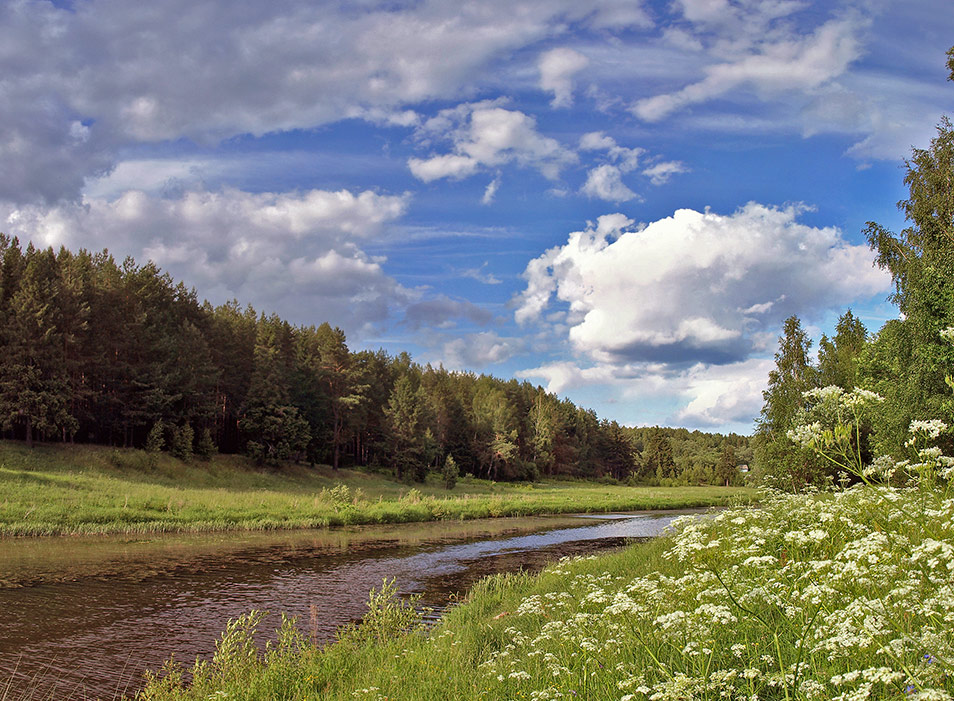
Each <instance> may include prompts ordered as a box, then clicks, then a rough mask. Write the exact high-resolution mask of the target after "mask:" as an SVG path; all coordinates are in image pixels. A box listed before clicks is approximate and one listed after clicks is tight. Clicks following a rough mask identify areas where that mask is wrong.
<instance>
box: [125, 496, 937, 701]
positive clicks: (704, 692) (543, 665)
mask: <svg viewBox="0 0 954 701" xmlns="http://www.w3.org/2000/svg"><path fill="white" fill-rule="evenodd" d="M952 572H954V499H952V498H950V497H949V496H945V495H942V494H939V493H937V492H919V491H917V490H904V491H902V490H891V489H884V488H868V487H865V488H856V489H853V490H850V491H848V492H844V493H839V494H822V495H815V496H805V495H801V496H777V497H774V498H771V499H768V500H767V501H766V503H765V504H764V508H763V509H759V510H758V511H753V510H742V509H740V510H738V511H729V512H723V513H721V514H720V515H718V516H715V517H712V518H710V519H709V520H708V521H705V522H693V523H691V524H684V525H683V528H682V530H681V531H680V532H679V533H678V534H677V535H675V536H674V537H671V538H667V539H661V540H658V541H655V542H653V543H651V544H649V545H644V546H637V547H634V548H630V549H628V550H626V551H624V552H622V553H620V554H615V555H612V556H607V557H601V558H588V559H583V560H572V561H567V562H561V563H559V564H557V565H555V566H551V567H550V568H549V569H548V570H546V571H544V572H543V573H542V574H541V575H539V576H534V577H530V576H526V575H515V576H498V577H494V578H491V579H488V580H485V581H484V582H483V583H481V584H479V585H478V586H477V587H476V588H475V589H474V591H473V592H472V593H471V594H470V596H469V600H468V602H467V603H465V604H464V605H462V606H460V607H457V608H455V609H453V610H452V611H451V612H450V613H449V614H448V615H447V616H446V617H445V620H444V621H443V622H442V623H441V624H440V625H439V626H438V627H436V628H434V629H432V630H430V631H426V630H423V629H418V630H414V631H412V632H410V633H406V634H397V633H396V631H398V630H400V629H401V628H402V627H403V626H406V625H407V624H408V620H409V616H410V613H409V610H408V609H407V608H406V607H402V606H400V605H399V604H396V603H394V602H393V601H392V602H391V603H388V599H387V597H382V596H377V597H372V606H371V611H370V613H369V620H370V623H369V625H367V626H365V627H363V628H362V627H359V628H357V629H353V630H351V631H349V632H347V633H345V634H344V635H343V636H342V639H341V641H340V642H338V643H337V644H335V645H332V646H329V647H327V648H325V649H324V650H318V649H316V648H315V647H314V646H312V645H311V644H309V643H308V641H307V640H305V639H303V638H302V637H301V636H300V635H299V634H298V633H296V632H295V628H294V626H291V625H289V626H286V628H285V629H284V630H283V633H282V635H281V636H280V638H279V643H278V644H277V645H274V646H271V647H270V648H268V650H267V651H266V652H265V653H264V654H262V653H259V652H256V649H255V647H254V645H252V644H251V640H252V635H253V632H254V627H255V620H256V616H255V615H254V614H253V615H251V616H249V617H246V618H243V619H242V620H240V621H236V622H234V623H233V624H232V625H231V627H230V630H229V631H228V633H227V634H226V635H225V636H223V639H222V640H221V641H220V643H219V644H218V651H217V654H216V656H215V659H214V661H213V662H212V663H211V664H204V665H200V666H199V667H198V668H197V669H196V670H195V681H194V684H193V685H191V686H187V685H183V684H182V683H181V677H180V676H179V673H178V672H176V671H175V670H171V671H170V670H166V672H167V673H168V674H166V676H164V677H162V679H161V680H156V681H154V682H153V683H152V684H151V685H150V686H149V687H147V689H146V690H145V691H144V692H143V694H142V698H143V699H148V700H149V701H169V700H172V699H177V700H183V699H208V698H228V699H249V700H251V699H354V698H364V699H379V700H380V699H402V700H405V699H408V700H414V699H428V700H430V699H433V700H437V699H447V698H454V699H571V698H586V699H619V700H622V701H635V700H636V699H651V700H652V701H663V700H667V699H671V700H676V699H786V700H787V699H793V700H794V699H836V700H837V701H850V700H856V699H868V698H873V699H888V698H905V699H919V700H921V701H925V700H928V699H938V700H940V699H951V698H952V694H954V676H952V670H954V668H952V664H954V638H952V637H951V634H950V631H951V629H952V625H954V584H952V581H954V577H952Z"/></svg>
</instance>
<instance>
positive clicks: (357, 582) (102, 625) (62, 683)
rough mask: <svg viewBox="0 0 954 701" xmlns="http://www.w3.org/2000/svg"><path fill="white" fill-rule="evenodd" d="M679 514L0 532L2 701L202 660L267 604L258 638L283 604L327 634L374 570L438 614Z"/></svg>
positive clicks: (136, 681)
mask: <svg viewBox="0 0 954 701" xmlns="http://www.w3.org/2000/svg"><path fill="white" fill-rule="evenodd" d="M682 513H693V512H692V511H688V512H687V511H659V512H642V513H633V514H602V515H586V516H553V517H531V518H519V519H518V518H507V519H493V520H487V521H465V522H457V521H452V522H434V523H423V524H400V525H391V526H386V527H385V526H382V527H353V528H343V529H334V530H319V531H281V532H269V533H260V532H240V533H223V534H191V535H166V536H150V537H99V538H34V539H12V540H11V539H8V540H0V615H2V618H0V699H2V700H3V701H19V699H31V700H32V699H51V698H52V699H84V700H85V699H96V698H99V699H118V698H121V697H122V696H123V695H124V694H128V695H130V696H132V695H133V694H134V693H135V691H136V690H137V689H138V688H140V687H141V685H142V679H143V672H144V671H146V670H149V669H152V670H155V669H158V668H159V667H161V666H162V664H163V663H164V662H165V661H166V660H168V659H169V658H170V657H171V656H173V655H174V656H175V658H176V659H177V660H180V661H183V662H185V663H188V664H191V662H193V661H194V660H195V658H196V657H197V656H202V657H207V656H208V655H209V653H210V651H211V650H212V649H213V648H214V641H215V640H216V639H217V638H218V636H219V635H220V633H221V631H222V630H223V629H224V627H225V624H226V622H227V621H228V620H229V619H230V618H234V617H236V616H238V615H240V614H242V613H245V612H247V611H249V610H251V609H259V610H265V611H268V612H269V615H268V616H267V617H266V619H265V620H264V621H263V624H262V626H261V630H262V631H263V633H270V632H272V631H274V629H276V628H277V627H278V625H279V623H280V615H281V613H283V612H284V613H286V614H288V615H291V616H297V617H298V621H299V625H300V627H301V628H302V629H303V630H305V632H306V633H307V634H308V635H310V636H311V637H312V638H313V639H314V640H316V641H317V642H327V641H329V640H331V639H333V637H334V633H335V631H336V630H337V629H338V628H339V627H340V626H341V625H343V624H346V623H349V622H351V621H354V620H357V619H359V618H360V617H361V615H362V614H363V613H364V611H365V608H366V605H365V604H366V601H367V596H368V591H369V590H370V589H371V588H372V587H380V586H381V582H382V580H383V579H384V578H388V579H391V578H394V579H395V580H396V584H397V586H398V588H399V590H400V591H401V593H402V594H421V595H422V598H421V605H425V606H429V607H432V608H434V609H435V610H436V611H438V612H439V611H440V610H441V609H442V608H444V607H446V606H447V605H448V602H449V601H451V600H452V599H453V598H454V596H455V594H457V593H463V592H466V591H467V589H468V588H469V587H470V586H471V585H472V584H473V583H474V582H475V581H476V580H478V579H479V578H481V577H484V576H486V575H488V574H493V573H497V572H512V571H518V570H527V569H529V570H539V569H541V568H542V567H544V566H545V565H546V564H547V563H548V562H552V561H554V560H556V559H559V558H560V557H563V556H565V555H581V554H588V553H593V552H600V551H605V550H608V549H612V548H618V547H620V546H622V545H625V544H626V543H628V542H633V541H635V540H639V539H645V538H650V537H653V536H656V535H658V534H659V533H661V532H662V530H663V529H664V528H665V527H666V526H667V525H668V524H669V523H670V522H671V521H672V519H673V518H674V517H675V516H676V515H678V514H682ZM265 638H267V635H263V639H265Z"/></svg>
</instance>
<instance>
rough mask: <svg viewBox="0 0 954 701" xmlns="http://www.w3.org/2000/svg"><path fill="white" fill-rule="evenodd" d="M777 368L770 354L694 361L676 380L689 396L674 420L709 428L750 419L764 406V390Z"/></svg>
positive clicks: (744, 421)
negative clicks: (735, 359)
mask: <svg viewBox="0 0 954 701" xmlns="http://www.w3.org/2000/svg"><path fill="white" fill-rule="evenodd" d="M774 368H775V362H774V361H773V360H771V359H768V358H752V359H750V360H745V361H742V362H738V363H732V364H730V365H703V364H698V365H694V366H693V367H691V368H689V370H687V371H686V372H684V373H682V374H681V375H680V376H679V377H678V378H677V379H676V382H675V383H674V384H676V385H680V384H681V385H683V387H684V389H683V391H682V392H681V394H682V396H683V397H684V398H688V400H689V401H688V402H687V403H686V404H685V405H684V406H683V407H682V408H681V409H680V410H679V411H677V412H676V414H675V416H674V417H673V419H674V422H676V423H678V424H679V425H682V426H690V427H699V428H708V429H712V428H717V427H720V426H724V425H726V424H733V423H743V424H744V423H749V422H750V421H752V419H753V418H754V417H756V416H758V415H759V412H760V411H761V409H762V404H763V401H764V399H763V397H762V391H763V390H764V389H765V387H766V385H767V384H768V374H769V372H770V371H771V370H773V369H774Z"/></svg>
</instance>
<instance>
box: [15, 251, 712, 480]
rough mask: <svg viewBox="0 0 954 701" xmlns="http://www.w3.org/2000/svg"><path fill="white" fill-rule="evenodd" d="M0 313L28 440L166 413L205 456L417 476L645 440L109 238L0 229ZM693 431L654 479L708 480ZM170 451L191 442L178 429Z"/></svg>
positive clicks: (558, 459)
mask: <svg viewBox="0 0 954 701" xmlns="http://www.w3.org/2000/svg"><path fill="white" fill-rule="evenodd" d="M0 321H2V326H0V350H2V351H3V352H2V353H0V432H3V434H4V436H3V437H8V438H16V439H20V440H27V441H29V442H31V443H32V442H33V441H34V440H36V439H40V440H43V441H58V442H80V443H92V444H102V445H110V446H122V447H148V451H149V452H150V453H151V454H153V455H157V454H158V453H157V451H159V450H161V449H162V448H160V447H159V446H160V444H161V443H164V444H165V446H166V447H167V448H168V447H171V445H172V443H173V441H174V439H175V435H174V434H175V432H176V431H175V429H172V428H171V427H175V426H185V425H189V426H192V427H194V428H195V430H197V431H199V433H198V434H197V435H196V436H195V437H194V438H195V439H197V440H194V445H193V450H194V451H196V452H197V453H198V454H199V455H200V457H207V456H208V455H210V454H212V452H213V451H214V450H215V449H216V448H217V449H218V450H221V452H223V453H227V454H232V453H243V452H244V453H246V454H247V455H249V456H251V457H252V458H254V459H255V460H256V461H257V462H258V463H259V464H268V465H270V466H272V467H284V469H288V466H287V462H288V461H304V460H307V461H308V463H309V464H311V465H313V466H314V465H317V464H319V463H324V464H330V465H332V467H333V468H335V469H337V468H339V467H343V466H352V465H357V466H363V467H368V468H372V469H382V470H388V469H391V470H395V471H396V472H398V473H400V475H401V477H402V478H406V479H408V480H411V481H414V482H417V483H420V482H422V481H423V480H424V479H425V477H426V475H427V473H428V471H439V470H440V468H441V466H442V465H441V460H442V458H443V456H446V455H448V454H453V455H454V459H455V461H456V462H457V463H458V468H459V470H460V471H461V472H462V473H471V474H474V475H478V476H479V477H481V478H486V479H492V480H498V481H519V480H533V479H536V478H537V477H539V476H541V475H542V476H546V477H578V478H596V477H599V476H602V475H609V476H611V477H612V478H613V479H616V480H623V479H627V478H628V476H629V475H630V474H631V473H632V472H633V470H634V468H635V462H636V461H635V455H636V453H637V452H638V450H642V447H640V448H639V449H638V450H637V449H636V448H635V446H634V445H633V441H632V434H631V432H630V429H625V428H623V427H620V426H619V425H618V424H616V423H614V422H611V421H601V420H600V419H599V418H598V417H597V416H596V414H595V413H594V412H592V411H589V410H586V409H583V408H580V407H577V406H575V405H574V404H572V403H571V402H569V401H567V400H560V399H558V398H557V397H555V396H554V395H552V394H550V393H548V392H546V391H545V390H544V389H543V388H541V387H539V386H533V385H531V384H530V383H528V382H523V383H521V382H518V381H516V380H508V381H503V380H499V379H496V378H493V377H488V376H477V375H474V374H472V373H466V372H449V371H447V370H445V369H444V368H442V367H437V368H434V367H431V366H426V367H421V366H420V365H418V364H416V363H414V361H413V360H412V359H411V357H410V356H408V355H407V354H406V353H402V354H399V355H398V356H397V357H391V356H389V355H388V354H387V353H385V352H384V351H381V350H379V351H374V352H372V351H360V352H357V353H352V352H351V351H350V350H349V349H348V346H347V344H346V339H345V335H344V333H343V332H342V331H341V330H340V329H337V328H334V327H332V326H330V325H329V324H327V323H324V324H320V325H318V326H301V327H295V326H292V325H291V324H289V323H288V322H286V321H284V320H282V319H281V318H279V317H277V316H274V315H273V316H265V315H263V314H259V313H257V312H256V311H255V310H254V309H252V308H251V307H245V308H243V307H241V306H240V305H239V303H238V302H237V301H234V300H233V301H231V302H228V303H226V304H224V305H221V306H219V307H213V306H212V305H210V304H209V303H207V302H205V303H202V302H200V301H199V300H198V299H197V298H196V295H195V292H194V290H191V289H189V288H187V287H185V286H184V285H183V284H181V283H176V282H174V281H173V280H172V279H171V278H170V277H169V276H168V275H167V274H164V273H163V272H162V271H161V270H159V268H157V267H156V266H155V265H154V264H153V263H147V264H145V265H138V264H137V263H136V262H135V261H133V260H132V259H130V258H127V259H126V260H123V261H116V260H114V259H113V258H112V256H110V255H109V253H108V252H106V251H103V252H101V253H96V254H91V253H89V252H88V251H85V250H80V251H79V252H77V253H72V252H70V251H67V250H66V249H61V250H60V251H59V252H58V253H55V252H54V251H53V250H52V249H44V250H40V249H36V248H33V247H32V246H31V247H28V248H27V250H26V251H23V250H21V248H20V244H19V242H18V241H17V240H16V239H10V238H9V237H6V236H3V235H2V234H0ZM399 385H400V386H399ZM157 425H159V426H161V427H164V428H163V429H162V431H160V430H159V429H156V428H155V427H156V426H157ZM205 429H208V432H209V435H208V437H206V435H205V433H204V430H205ZM160 433H164V434H165V435H162V436H160V435H159V434H160ZM160 438H162V439H164V440H160ZM695 440H696V439H695V438H693V439H692V441H691V442H695ZM714 440H715V443H714V445H715V446H718V440H721V437H720V438H719V439H714ZM698 443H699V445H700V446H702V445H703V444H705V448H704V449H702V448H700V450H699V451H694V450H693V451H690V452H693V454H692V455H679V454H677V455H676V456H675V460H676V467H675V469H672V470H669V472H668V474H670V476H668V477H664V478H663V479H665V480H667V481H668V482H670V483H673V484H675V483H677V482H678V483H688V482H690V481H692V482H695V483H703V482H712V481H713V478H712V475H711V469H712V467H713V466H714V465H715V461H716V458H717V455H716V456H713V455H711V454H710V453H711V452H712V451H713V450H717V448H713V446H712V445H710V443H712V441H709V440H708V439H700V440H699V441H698ZM176 452H177V454H179V455H183V456H188V454H189V451H188V450H186V448H185V445H184V442H183V441H180V445H179V448H178V449H176ZM677 452H678V451H677ZM702 453H705V455H704V456H703V455H702ZM683 462H685V464H683ZM651 479H655V474H654V475H653V476H652V478H651Z"/></svg>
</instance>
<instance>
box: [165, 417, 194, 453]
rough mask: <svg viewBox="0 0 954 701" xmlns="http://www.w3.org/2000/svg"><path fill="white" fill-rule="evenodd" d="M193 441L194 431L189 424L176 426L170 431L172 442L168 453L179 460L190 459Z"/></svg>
mask: <svg viewBox="0 0 954 701" xmlns="http://www.w3.org/2000/svg"><path fill="white" fill-rule="evenodd" d="M194 439H195V431H193V430H192V426H190V425H189V424H182V425H181V426H176V427H175V428H174V429H173V430H172V442H171V443H170V445H169V452H170V453H172V455H173V456H175V457H177V458H179V459H180V460H186V461H188V460H191V459H192V442H193V440H194Z"/></svg>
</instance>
